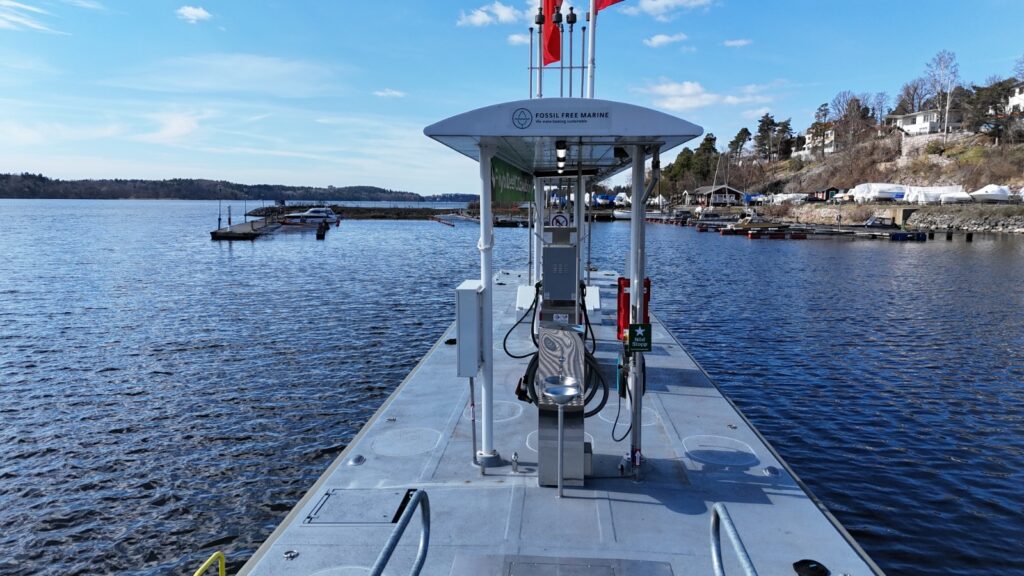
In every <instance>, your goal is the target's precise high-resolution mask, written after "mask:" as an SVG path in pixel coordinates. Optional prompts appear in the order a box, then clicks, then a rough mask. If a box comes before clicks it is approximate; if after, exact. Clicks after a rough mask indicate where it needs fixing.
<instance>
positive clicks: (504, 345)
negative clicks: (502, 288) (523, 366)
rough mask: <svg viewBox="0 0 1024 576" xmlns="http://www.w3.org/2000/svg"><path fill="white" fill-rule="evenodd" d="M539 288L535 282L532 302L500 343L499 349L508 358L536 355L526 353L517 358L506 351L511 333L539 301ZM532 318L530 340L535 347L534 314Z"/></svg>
mask: <svg viewBox="0 0 1024 576" xmlns="http://www.w3.org/2000/svg"><path fill="white" fill-rule="evenodd" d="M540 286H541V283H540V282H537V284H535V285H534V292H533V302H531V303H530V307H529V308H527V309H526V312H524V313H523V315H522V316H520V317H519V320H516V323H515V324H513V325H512V327H511V328H509V329H508V332H506V333H505V339H504V340H502V341H501V347H502V348H504V349H505V354H508V356H509V357H510V358H515V359H517V360H520V359H523V358H529V357H530V356H531V355H533V354H536V352H527V353H526V354H523V355H522V356H518V355H516V354H513V353H511V352H509V351H508V337H509V336H511V335H512V331H513V330H515V329H516V326H519V324H520V323H521V322H522V321H523V320H525V319H526V316H527V315H528V314H530V313H532V312H533V311H534V310H535V309H536V308H537V300H539V299H540ZM533 316H534V317H533V319H531V320H530V338H531V339H532V340H533V345H534V346H536V345H537V335H536V334H534V330H533V329H534V325H535V323H536V322H537V315H536V314H534V315H533Z"/></svg>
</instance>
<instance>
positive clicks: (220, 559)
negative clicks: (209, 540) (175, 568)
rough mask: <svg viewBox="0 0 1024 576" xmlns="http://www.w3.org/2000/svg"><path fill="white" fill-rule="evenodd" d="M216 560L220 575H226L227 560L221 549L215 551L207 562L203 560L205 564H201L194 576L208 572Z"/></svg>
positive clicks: (200, 575)
mask: <svg viewBox="0 0 1024 576" xmlns="http://www.w3.org/2000/svg"><path fill="white" fill-rule="evenodd" d="M214 562H216V563H217V574H218V576H224V575H225V574H226V573H227V566H226V564H227V561H226V560H225V558H224V553H223V552H221V551H219V550H218V551H216V552H214V553H213V555H212V556H210V557H209V558H207V559H206V562H203V565H202V566H200V567H199V569H198V570H196V571H195V573H193V574H192V576H202V575H203V574H206V571H207V570H209V569H210V567H211V566H213V563H214Z"/></svg>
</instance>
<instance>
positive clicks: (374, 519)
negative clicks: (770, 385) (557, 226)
mask: <svg viewBox="0 0 1024 576" xmlns="http://www.w3.org/2000/svg"><path fill="white" fill-rule="evenodd" d="M616 276H617V275H615V274H612V273H609V272H598V273H595V276H594V280H593V282H592V284H591V285H592V286H597V287H599V289H600V297H601V303H602V307H601V308H600V310H595V312H594V313H592V314H591V321H592V323H593V324H594V328H595V332H596V337H597V352H596V357H597V358H598V360H599V361H600V363H601V365H602V370H603V373H604V374H605V377H606V379H608V380H609V383H610V384H611V386H612V391H611V397H610V399H609V401H608V404H607V405H606V406H605V407H604V409H603V410H602V411H601V412H600V413H599V414H597V415H596V416H595V417H592V418H589V419H587V420H586V422H585V427H586V440H587V441H589V442H592V444H593V473H592V474H591V475H590V476H588V477H587V478H586V482H585V485H584V486H583V487H567V488H566V490H565V494H566V497H565V498H563V499H558V498H557V497H556V490H555V489H554V488H548V487H540V486H538V482H537V477H536V466H537V452H536V448H537V408H536V407H535V406H534V405H532V404H525V403H523V402H520V401H518V400H517V399H516V397H515V395H514V393H513V390H514V388H515V386H516V383H517V381H518V380H519V378H520V376H521V375H522V374H523V372H524V370H525V365H526V360H514V359H512V358H509V357H508V356H506V355H505V354H504V352H503V351H502V350H501V340H502V338H503V337H504V335H505V333H506V332H507V331H508V329H509V328H510V327H511V326H512V324H513V323H514V322H515V321H516V318H517V317H518V316H519V315H520V314H521V313H522V312H521V311H520V310H518V309H517V308H516V304H515V302H516V291H517V286H518V285H521V284H527V281H526V278H525V274H519V273H509V272H498V273H497V274H495V294H494V302H495V306H494V307H495V322H494V324H495V327H494V336H495V337H494V342H495V352H494V357H495V367H494V382H495V394H496V398H497V399H496V401H495V406H494V409H495V413H496V418H495V423H494V437H495V448H497V450H498V451H499V452H500V454H501V456H502V457H503V458H504V459H505V460H509V459H511V457H512V456H513V453H517V454H518V457H519V465H518V472H513V471H512V467H511V466H510V465H504V466H501V467H498V468H492V469H488V470H487V472H486V475H481V472H480V470H479V469H477V468H475V467H474V466H473V464H472V462H471V456H472V448H471V426H470V411H469V409H468V408H467V404H468V402H467V401H468V398H469V389H468V384H467V380H466V379H461V378H457V377H456V369H455V364H456V350H455V346H452V345H448V344H446V340H448V339H450V338H453V337H454V336H455V334H454V332H455V330H454V326H451V327H449V328H448V329H447V330H444V331H443V334H441V337H440V338H439V339H438V341H437V343H436V344H435V345H434V347H433V348H432V349H431V350H430V351H429V353H428V354H427V355H426V356H425V357H424V358H423V359H422V360H421V361H420V363H419V364H418V365H417V366H416V367H415V369H413V371H412V372H411V373H410V374H409V375H408V377H407V378H406V379H405V381H404V382H403V383H402V384H401V386H400V387H399V388H398V389H397V390H396V391H395V392H394V393H393V394H392V395H391V397H390V398H389V399H388V400H387V401H386V402H385V403H384V405H383V406H381V408H380V409H379V410H378V411H377V413H376V414H375V415H374V416H373V418H372V419H371V420H370V421H369V422H368V423H367V424H366V425H365V426H364V427H363V429H362V430H361V431H360V433H359V434H358V435H357V436H356V438H355V439H353V441H352V442H351V444H349V446H348V447H347V448H346V449H345V451H344V452H343V453H342V454H341V455H340V456H339V457H338V458H337V460H336V461H335V462H334V463H333V464H332V465H331V466H330V467H329V469H328V470H327V471H326V472H325V473H324V474H323V475H322V476H321V478H320V479H319V480H318V481H317V482H316V483H315V484H314V486H313V487H312V488H311V489H310V490H309V492H308V493H307V494H306V495H305V496H304V497H303V498H302V499H301V501H300V502H299V503H298V504H297V505H296V506H295V508H294V509H293V510H292V511H291V512H290V513H289V514H288V516H287V517H286V518H285V520H284V521H283V522H282V524H281V525H280V526H279V527H278V528H277V530H275V531H274V533H273V534H272V535H271V536H270V538H269V539H268V540H267V541H266V542H265V543H264V544H263V545H262V546H261V547H260V549H259V550H258V551H257V552H256V554H255V555H254V556H253V557H252V558H251V559H250V560H249V561H248V562H247V563H246V564H245V566H244V567H243V568H242V571H241V572H240V574H250V575H260V576H266V575H286V574H287V575H294V574H316V575H319V576H327V575H341V574H367V573H369V571H368V569H369V567H370V566H372V565H373V563H374V561H375V559H376V558H377V556H378V554H379V553H380V552H381V549H382V548H383V547H384V545H385V542H386V541H387V540H388V538H389V536H390V535H391V534H392V531H393V530H394V528H395V523H394V521H395V520H396V519H397V516H398V512H399V509H400V508H401V507H402V502H403V500H404V499H405V498H406V497H407V490H408V489H413V488H415V489H422V490H424V491H425V492H426V493H427V494H428V495H429V502H430V525H431V531H430V544H429V548H428V555H427V559H426V564H425V566H424V570H423V573H424V574H438V575H459V574H474V575H478V574H539V575H545V574H552V575H553V574H618V575H626V574H663V575H672V574H674V575H677V576H682V575H690V574H712V573H713V571H712V553H711V537H710V536H709V525H710V521H711V515H712V509H713V506H714V505H715V504H716V503H724V504H725V506H726V507H727V508H728V511H729V513H730V515H731V517H732V520H733V521H734V522H735V527H736V530H737V532H738V534H739V536H740V537H741V538H742V540H743V543H744V544H745V546H746V550H747V551H748V552H749V555H750V559H751V561H752V563H753V566H754V567H755V568H756V570H757V572H758V573H759V574H761V575H762V576H765V575H767V576H772V575H785V574H794V573H795V572H794V563H797V562H799V561H802V560H813V561H816V562H818V563H820V564H822V565H823V566H825V567H827V569H828V570H829V571H830V572H831V574H834V575H849V576H860V575H871V574H881V573H882V571H881V570H880V569H879V568H878V567H877V566H876V565H875V564H874V563H873V562H872V561H871V560H870V559H869V558H868V557H867V556H866V555H865V554H864V552H863V551H862V550H861V549H860V548H859V547H858V546H857V544H856V543H855V542H854V541H853V540H852V539H851V538H850V536H849V535H848V534H847V533H846V531H845V530H844V529H843V528H842V527H841V526H840V525H839V524H838V522H837V521H836V520H835V519H834V518H833V517H832V516H831V515H830V514H829V513H828V512H827V511H826V510H825V509H824V507H823V506H821V505H820V503H818V501H817V500H816V499H815V498H814V497H813V496H812V495H811V494H810V493H809V492H808V490H807V489H806V488H805V487H804V485H803V484H802V483H801V482H800V481H799V479H798V478H797V477H796V476H795V475H794V473H793V472H792V471H791V470H790V469H789V468H788V466H787V465H786V464H785V463H784V462H783V461H782V460H781V458H780V456H779V455H778V454H777V453H776V451H775V450H774V449H773V448H772V447H771V446H770V445H769V444H768V442H767V441H766V440H765V439H764V438H763V437H762V436H761V435H760V434H759V433H758V432H757V431H756V430H755V429H754V428H753V427H752V425H751V424H750V423H749V422H748V421H747V420H746V418H745V417H744V416H743V415H742V414H741V413H740V412H739V411H738V410H737V408H736V407H735V406H734V405H733V404H732V403H731V402H730V401H729V400H728V399H727V398H726V397H725V396H724V395H723V394H722V392H721V391H720V390H719V389H718V388H717V387H716V386H715V385H714V384H713V383H712V382H711V380H710V378H709V377H708V375H707V374H706V373H705V372H704V371H703V369H702V368H701V367H700V366H699V365H697V363H696V362H695V361H694V360H693V358H692V357H691V356H690V355H689V354H688V353H687V351H686V350H685V349H684V348H683V346H682V345H681V344H680V342H679V341H677V340H676V339H675V338H674V337H673V336H672V335H671V334H670V333H669V332H668V331H667V330H666V329H665V327H664V326H663V325H662V324H661V323H660V322H659V321H658V319H657V318H656V317H654V316H652V318H651V320H652V322H653V331H654V335H653V336H654V337H653V350H652V351H651V352H649V353H647V354H646V355H645V357H646V359H647V393H646V395H645V404H644V410H643V418H642V425H643V438H644V440H643V443H644V455H645V462H644V465H643V467H642V476H641V478H640V480H639V481H637V480H636V479H634V478H633V477H623V476H622V475H621V474H620V472H619V464H620V463H621V461H622V457H623V454H624V453H625V452H627V451H628V449H629V442H628V440H626V441H624V442H622V443H616V442H614V441H613V440H612V429H613V423H614V422H615V421H616V416H617V408H618V397H617V396H616V395H615V392H614V382H615V379H614V370H615V363H616V358H617V355H618V351H619V350H620V348H621V343H620V342H619V341H618V340H616V338H615V330H616V325H615V304H614V302H615V280H616ZM588 294H589V293H588ZM439 331H440V330H439ZM509 348H510V349H511V350H512V351H513V352H519V353H524V352H527V351H529V350H531V349H532V343H531V342H530V339H529V330H528V328H526V327H524V326H519V327H518V328H517V329H516V331H515V332H514V333H513V336H512V337H511V338H510V339H509ZM752 380H753V381H752V382H751V385H757V383H756V378H754V379H752ZM766 393H770V391H766ZM477 398H479V395H477ZM622 404H623V405H622V407H621V414H620V417H619V424H618V428H617V429H616V433H617V434H618V435H619V436H622V435H623V433H624V432H625V429H626V427H627V426H628V425H629V422H628V420H629V408H628V406H627V405H626V401H625V400H623V402H622ZM419 531H420V526H419V521H418V520H415V519H414V520H413V521H412V523H411V524H410V525H409V528H408V530H406V533H405V535H404V537H403V538H402V540H401V542H400V544H399V546H398V547H397V549H396V551H395V554H394V556H393V557H392V559H391V561H390V563H389V565H388V568H387V570H386V571H385V574H407V573H409V570H410V567H411V566H412V565H413V561H414V557H415V555H416V551H417V542H418V539H419ZM721 539H722V547H723V550H724V557H725V562H724V567H725V570H726V573H727V574H743V573H744V572H743V571H742V570H741V569H740V566H739V563H738V562H737V561H736V560H735V558H736V556H735V554H734V553H733V550H732V547H731V546H730V544H729V540H728V538H727V537H726V535H725V534H724V533H723V534H722V537H721Z"/></svg>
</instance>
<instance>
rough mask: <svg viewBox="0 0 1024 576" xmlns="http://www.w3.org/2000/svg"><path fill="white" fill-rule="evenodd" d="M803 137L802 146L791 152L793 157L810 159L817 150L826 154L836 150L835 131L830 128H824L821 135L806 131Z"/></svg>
mask: <svg viewBox="0 0 1024 576" xmlns="http://www.w3.org/2000/svg"><path fill="white" fill-rule="evenodd" d="M804 137H805V138H806V139H807V140H806V141H805V142H804V147H803V148H801V149H799V150H797V151H796V152H793V157H794V158H800V159H802V160H812V159H813V158H814V155H815V154H817V153H818V152H819V151H820V152H821V153H822V154H824V155H826V156H827V155H829V154H831V153H833V152H835V151H836V131H835V130H834V129H832V128H829V129H828V130H825V133H824V134H822V135H821V136H818V135H815V134H811V132H810V131H807V132H806V133H805V134H804Z"/></svg>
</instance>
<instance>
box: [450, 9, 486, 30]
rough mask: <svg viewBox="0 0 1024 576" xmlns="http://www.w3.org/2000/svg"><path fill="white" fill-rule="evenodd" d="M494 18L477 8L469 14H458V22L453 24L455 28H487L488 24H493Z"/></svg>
mask: <svg viewBox="0 0 1024 576" xmlns="http://www.w3.org/2000/svg"><path fill="white" fill-rule="evenodd" d="M494 20H495V18H494V17H493V16H491V14H490V12H488V11H486V10H484V9H482V8H478V9H476V10H473V11H472V12H470V13H469V14H466V13H465V12H460V13H459V20H458V21H457V22H456V23H455V25H456V26H487V25H488V24H494Z"/></svg>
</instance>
